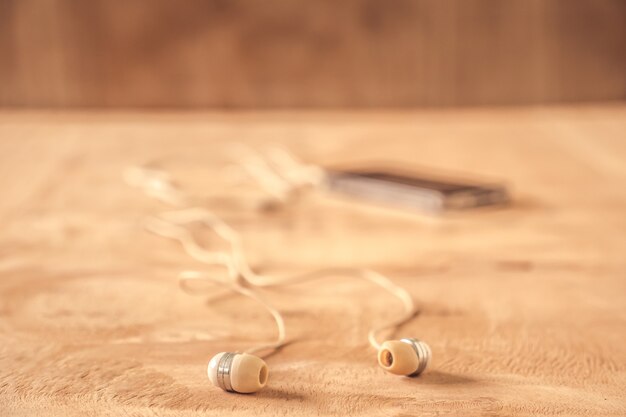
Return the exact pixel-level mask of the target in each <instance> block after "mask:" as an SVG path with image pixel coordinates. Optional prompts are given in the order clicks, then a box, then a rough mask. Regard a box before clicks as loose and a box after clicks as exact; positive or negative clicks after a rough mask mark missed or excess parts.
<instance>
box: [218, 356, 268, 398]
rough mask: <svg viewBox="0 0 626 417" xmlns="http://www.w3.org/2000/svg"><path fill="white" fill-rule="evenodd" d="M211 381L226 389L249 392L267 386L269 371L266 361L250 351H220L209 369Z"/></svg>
mask: <svg viewBox="0 0 626 417" xmlns="http://www.w3.org/2000/svg"><path fill="white" fill-rule="evenodd" d="M207 372H208V374H209V379H210V380H211V383H212V384H213V385H215V386H216V387H219V388H221V389H223V390H224V391H230V392H239V393H242V394H248V393H251V392H257V391H258V390H260V389H261V388H263V387H264V386H265V384H266V383H267V378H268V375H269V371H268V369H267V364H266V363H265V361H264V360H263V359H261V358H259V357H258V356H254V355H250V354H249V353H232V352H220V353H218V354H217V355H215V356H213V358H211V361H210V362H209V366H208V369H207Z"/></svg>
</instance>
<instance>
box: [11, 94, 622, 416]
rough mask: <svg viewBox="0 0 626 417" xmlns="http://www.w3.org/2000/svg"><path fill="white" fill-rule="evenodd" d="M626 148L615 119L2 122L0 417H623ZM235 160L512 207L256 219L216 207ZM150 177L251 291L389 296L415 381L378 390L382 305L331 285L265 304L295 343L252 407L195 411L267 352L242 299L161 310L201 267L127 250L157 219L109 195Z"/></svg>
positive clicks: (310, 205)
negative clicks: (229, 365) (374, 166)
mask: <svg viewBox="0 0 626 417" xmlns="http://www.w3.org/2000/svg"><path fill="white" fill-rule="evenodd" d="M625 132H626V106H623V105H620V106H595V107H570V108H552V109H547V108H546V109H532V110H523V109H506V110H504V109H501V110H492V109H482V110H471V111H469V110H467V111H454V112H453V111H444V112H438V111H424V112H369V113H347V112H341V113H298V112H278V113H276V112H275V113H230V114H225V113H153V114H150V113H123V112H117V113H97V112H88V113H84V112H83V113H50V112H25V113H24V112H8V111H5V112H2V113H0V138H1V140H0V186H1V189H2V198H1V199H0V219H1V221H2V228H0V416H12V417H13V416H31V415H46V416H79V415H80V416H85V415H88V416H89V415H111V416H113V415H115V416H118V415H133V416H148V415H159V416H196V415H211V416H224V415H233V416H250V415H259V416H264V415H268V416H269V415H271V416H276V415H291V416H293V415H295V416H308V415H329V416H344V415H366V416H380V415H394V416H409V415H459V414H460V415H466V416H484V415H507V416H529V415H533V416H554V415H572V416H587V415H605V416H610V415H614V416H618V415H624V414H625V413H626V400H625V397H624V391H625V389H626V348H625V345H624V340H625V337H626V280H625V276H626V275H625V274H626V262H625V260H626V258H625V257H624V254H625V250H626V238H625V236H626V217H625V216H624V213H625V212H626V188H625V187H624V181H625V180H626V163H625V162H626V141H625V139H626V137H625ZM236 142H242V143H245V144H249V145H251V146H257V147H260V146H263V145H266V144H268V143H275V144H282V145H285V146H288V147H289V148H290V149H292V150H293V151H294V152H296V153H297V154H298V155H300V156H301V157H303V158H305V159H306V160H308V161H311V162H315V163H320V164H323V165H341V164H353V163H358V162H359V161H361V162H363V161H372V160H378V161H381V160H391V161H397V162H399V163H402V164H404V165H406V166H408V167H409V168H411V167H413V168H416V167H423V166H427V167H428V166H430V167H433V168H435V169H442V170H453V171H458V172H463V173H466V174H469V175H473V176H481V177H482V176H484V177H487V178H501V179H504V180H506V181H508V182H509V183H510V184H511V186H512V189H513V190H514V196H515V203H514V205H513V206H511V207H510V208H508V209H504V210H496V211H478V212H470V213H466V214H458V215H452V216H448V217H445V218H429V217H423V216H416V215H412V214H408V213H404V212H395V211H389V210H387V209H384V208H378V207H369V206H364V205H359V204H354V203H353V202H351V201H349V200H342V199H338V198H334V197H332V196H327V195H324V194H322V193H309V194H306V195H304V196H303V197H302V199H301V200H299V201H297V202H296V203H295V204H294V205H292V206H289V207H288V208H285V209H283V210H279V211H276V212H271V213H259V212H257V211H255V210H253V209H252V207H253V206H254V204H255V202H256V201H257V200H256V199H257V198H258V197H259V195H258V193H257V192H255V190H254V188H253V187H250V186H248V185H246V184H245V183H243V184H240V185H237V186H233V185H230V186H229V185H228V184H231V182H230V180H229V178H230V176H229V175H226V174H227V173H228V172H231V171H230V170H227V169H225V167H227V165H228V161H229V159H228V155H229V147H230V146H231V145H232V144H234V143H236ZM154 159H158V160H160V161H161V163H162V164H163V165H164V166H165V167H167V168H168V169H169V170H171V171H172V172H173V174H174V175H175V176H176V177H177V178H178V179H179V180H180V182H181V184H182V185H183V186H184V187H186V188H187V189H189V190H190V191H191V192H193V193H194V194H197V195H201V196H205V198H206V204H207V205H208V206H209V207H211V208H212V209H213V210H215V211H217V212H218V213H220V214H221V215H222V216H224V218H225V219H226V220H227V221H229V222H231V223H232V224H233V225H234V226H235V227H237V229H238V230H240V231H241V233H242V235H243V238H244V244H245V247H246V250H247V253H248V256H249V257H250V259H251V261H252V263H253V265H254V267H255V268H256V269H257V270H259V271H263V272H264V273H275V274H285V273H288V272H293V271H302V270H308V269H310V268H317V267H321V266H362V267H372V268H375V269H378V270H380V271H381V272H384V273H386V274H388V275H390V276H391V277H392V278H393V279H394V280H395V281H397V282H398V283H401V284H402V285H404V286H406V287H407V288H408V289H409V290H410V291H411V293H412V294H413V295H414V296H415V298H416V299H417V300H419V301H420V303H421V305H422V314H421V315H420V316H419V317H418V318H417V319H416V320H414V321H412V322H410V323H408V324H407V325H406V326H404V328H402V329H401V330H400V331H399V332H398V335H399V336H415V337H419V338H422V339H424V340H426V341H427V342H428V343H429V344H430V345H431V347H432V350H433V358H434V359H433V362H432V365H431V368H430V369H429V371H428V372H427V373H426V374H424V375H423V376H422V377H420V378H417V379H406V378H398V377H394V376H390V375H386V374H385V373H384V372H383V371H382V370H381V369H379V368H378V367H377V365H376V360H375V354H374V352H373V351H372V349H371V348H370V347H369V346H368V344H367V340H366V334H367V330H368V328H369V327H370V325H371V324H372V323H375V322H377V320H382V319H383V318H385V317H386V315H387V314H390V313H391V311H393V309H394V308H396V306H395V305H394V304H393V300H392V299H390V298H388V297H387V296H385V295H381V294H380V293H379V292H378V291H376V290H375V289H374V288H371V287H370V286H368V285H366V284H363V283H360V282H355V281H352V280H350V279H347V278H342V277H332V278H329V279H328V280H327V281H325V284H324V285H318V286H315V285H310V284H303V285H300V286H297V287H293V288H289V289H282V290H280V291H274V292H268V293H267V294H266V295H267V296H268V297H269V298H270V299H271V300H272V301H273V302H275V303H276V304H277V305H278V306H279V307H280V308H281V309H282V311H283V312H284V313H285V317H286V322H287V328H288V332H289V337H290V338H292V339H293V343H292V344H290V345H289V346H287V347H286V348H284V349H283V350H282V351H281V352H280V353H278V354H276V355H274V356H272V357H270V358H269V359H268V364H269V366H270V382H269V385H268V387H267V389H265V390H263V391H261V392H259V393H258V394H256V395H248V396H238V395H229V394H225V393H224V392H221V391H220V390H217V389H215V388H213V387H211V386H210V385H209V382H208V380H207V378H206V373H205V367H206V363H207V361H208V359H209V358H210V356H211V355H212V354H214V353H215V352H218V351H222V350H234V349H244V348H246V347H248V346H249V345H251V344H255V343H257V342H259V341H262V340H265V339H269V338H271V337H272V336H273V332H274V328H273V325H272V321H271V319H270V318H269V317H268V316H267V315H266V313H265V312H264V311H263V310H261V309H260V308H259V307H258V306H256V305H254V304H252V303H250V302H249V301H248V300H246V299H242V298H240V297H238V296H234V295H229V294H224V293H221V292H219V291H217V292H214V293H211V294H210V295H208V296H207V297H190V296H188V295H185V294H183V293H181V292H180V291H179V290H178V289H177V283H176V278H175V277H176V274H177V273H178V272H179V271H180V270H182V269H185V268H194V267H197V265H195V264H194V263H193V262H192V261H190V260H189V258H188V257H187V256H186V255H185V254H184V253H183V252H182V250H181V249H180V248H179V247H178V246H177V245H176V244H175V243H172V242H169V241H166V240H161V239H160V238H158V237H155V236H152V235H150V234H148V233H146V232H144V231H143V230H142V227H141V219H142V218H143V216H145V215H147V214H152V213H155V212H158V211H159V210H161V209H163V207H162V206H161V205H159V204H158V203H156V202H154V201H151V200H149V199H147V198H145V197H144V196H143V195H142V194H141V193H138V192H137V191H136V190H134V189H131V188H129V187H127V186H126V185H125V184H124V182H123V180H122V171H123V169H124V168H125V167H127V166H129V165H131V164H136V163H143V162H145V161H149V160H154ZM201 236H202V237H203V238H205V239H207V244H210V245H215V244H217V243H216V242H215V239H212V238H211V236H210V234H209V235H206V236H205V235H201ZM398 308H399V307H398Z"/></svg>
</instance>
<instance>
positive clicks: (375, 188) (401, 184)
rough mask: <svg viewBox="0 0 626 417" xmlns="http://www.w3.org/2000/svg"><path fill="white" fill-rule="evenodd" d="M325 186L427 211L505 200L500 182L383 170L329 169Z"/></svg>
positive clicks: (348, 193)
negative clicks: (481, 181) (460, 179)
mask: <svg viewBox="0 0 626 417" xmlns="http://www.w3.org/2000/svg"><path fill="white" fill-rule="evenodd" d="M326 186H327V188H328V189H330V190H331V191H334V192H338V193H342V194H346V195H350V196H355V197H361V198H364V199H367V200H372V201H377V202H382V203H388V204H393V205H396V206H404V207H407V208H412V209H418V210H422V211H427V212H431V213H432V212H434V213H438V212H444V211H448V210H462V209H469V208H474V207H481V206H491V205H503V204H506V203H508V202H509V195H508V192H507V189H506V187H505V186H504V185H502V184H477V183H470V182H465V181H456V180H448V179H443V178H435V177H432V176H425V175H417V174H405V173H397V172H388V171H383V170H371V171H369V170H365V171H341V170H329V171H328V175H327V177H326Z"/></svg>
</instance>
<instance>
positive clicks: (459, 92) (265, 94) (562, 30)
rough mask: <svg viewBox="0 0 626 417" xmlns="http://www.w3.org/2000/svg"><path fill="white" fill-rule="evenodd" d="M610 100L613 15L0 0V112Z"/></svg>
mask: <svg viewBox="0 0 626 417" xmlns="http://www.w3.org/2000/svg"><path fill="white" fill-rule="evenodd" d="M624 98H626V2H625V1H623V0H509V1H501V0H432V1H428V0H393V1H389V0H386V1H385V0H341V1H339V0H186V1H173V0H170V1H168V0H128V1H111V0H89V1H85V0H0V105H3V106H53V107H57V106H122V107H129V106H131V107H132V106H167V107H179V106H183V107H188V106H191V107H196V106H219V107H257V106H258V107H291V106H296V107H303V106H329V107H336V106H351V107H359V106H416V105H417V106H421V105H427V106H428V105H435V106H440V105H446V106H448V105H482V104H520V103H546V102H560V101H579V100H611V99H624Z"/></svg>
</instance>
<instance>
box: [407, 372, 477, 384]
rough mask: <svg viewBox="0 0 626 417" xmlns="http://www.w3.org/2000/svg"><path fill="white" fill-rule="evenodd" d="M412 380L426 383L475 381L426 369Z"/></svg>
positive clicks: (468, 382) (474, 381)
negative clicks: (426, 370)
mask: <svg viewBox="0 0 626 417" xmlns="http://www.w3.org/2000/svg"><path fill="white" fill-rule="evenodd" d="M412 381H415V382H416V383H418V382H419V383H421V384H427V385H469V384H474V383H477V382H478V381H477V380H476V379H473V378H470V377H467V376H463V375H457V374H451V373H448V372H441V371H428V372H426V373H424V374H423V375H421V376H420V377H419V378H415V379H413V380H412Z"/></svg>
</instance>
